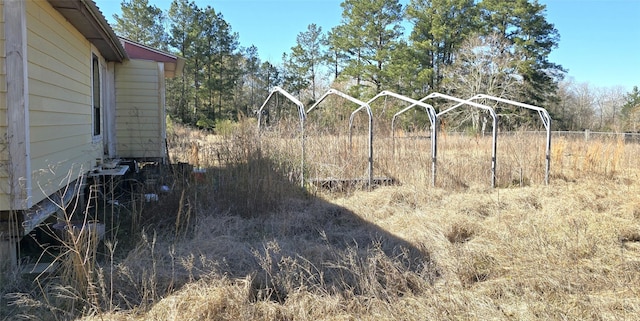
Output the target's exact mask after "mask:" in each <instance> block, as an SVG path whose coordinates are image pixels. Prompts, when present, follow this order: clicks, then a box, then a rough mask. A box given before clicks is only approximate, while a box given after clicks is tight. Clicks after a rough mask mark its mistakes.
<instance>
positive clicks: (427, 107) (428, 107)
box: [349, 90, 438, 186]
mask: <svg viewBox="0 0 640 321" xmlns="http://www.w3.org/2000/svg"><path fill="white" fill-rule="evenodd" d="M383 96H384V97H387V96H391V97H393V98H396V99H399V100H402V101H405V102H408V103H411V106H409V107H406V108H404V109H402V110H401V111H399V112H397V113H396V114H395V115H393V118H392V119H391V135H392V137H393V139H392V143H393V153H394V155H395V139H396V137H395V120H396V117H397V116H399V115H401V114H403V113H405V112H407V111H408V110H410V109H411V108H413V107H415V106H420V107H423V108H424V109H425V110H426V112H427V115H428V116H429V122H430V123H431V185H432V186H435V184H436V159H437V155H438V152H437V144H436V142H437V140H438V132H437V130H436V120H437V119H436V110H435V108H433V106H431V105H429V104H425V103H423V102H421V101H417V100H415V99H412V98H409V97H407V96H403V95H400V94H396V93H394V92H392V91H388V90H385V91H382V92H380V93H379V94H377V95H376V96H374V97H373V98H371V99H369V101H368V102H367V103H368V104H371V103H372V102H373V101H374V100H376V99H378V98H380V97H383ZM349 120H350V121H351V118H350V119H349ZM349 128H351V126H349ZM350 130H351V129H350ZM349 135H350V136H351V132H349Z"/></svg>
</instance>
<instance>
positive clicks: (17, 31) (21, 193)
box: [4, 0, 32, 210]
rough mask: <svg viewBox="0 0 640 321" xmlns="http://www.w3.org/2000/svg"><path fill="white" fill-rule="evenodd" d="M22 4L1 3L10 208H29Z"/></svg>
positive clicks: (7, 0)
mask: <svg viewBox="0 0 640 321" xmlns="http://www.w3.org/2000/svg"><path fill="white" fill-rule="evenodd" d="M26 23H27V22H26V2H25V1H22V0H4V30H5V57H6V58H5V66H6V72H7V74H6V79H7V95H6V99H7V102H6V104H7V122H8V124H7V138H8V140H9V177H10V186H11V189H10V190H11V207H12V209H14V210H20V209H28V208H30V207H31V205H32V204H31V203H32V201H31V157H30V155H29V154H30V138H29V87H28V80H29V79H28V74H27V66H28V63H27V25H26Z"/></svg>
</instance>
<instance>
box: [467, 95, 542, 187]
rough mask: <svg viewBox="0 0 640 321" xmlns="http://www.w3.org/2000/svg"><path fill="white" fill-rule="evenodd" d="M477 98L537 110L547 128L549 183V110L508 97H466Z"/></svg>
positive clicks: (470, 99)
mask: <svg viewBox="0 0 640 321" xmlns="http://www.w3.org/2000/svg"><path fill="white" fill-rule="evenodd" d="M477 99H489V100H493V101H497V102H501V103H504V104H508V105H513V106H518V107H522V108H526V109H529V110H534V111H537V112H538V115H539V116H540V120H542V125H543V126H544V128H545V129H546V130H547V140H546V155H545V174H544V183H545V185H549V171H550V168H551V116H550V115H549V112H548V111H547V110H546V109H544V108H542V107H538V106H533V105H529V104H525V103H521V102H517V101H513V100H509V99H504V98H500V97H494V96H490V95H485V94H479V95H475V96H473V97H471V98H469V99H467V101H472V100H477Z"/></svg>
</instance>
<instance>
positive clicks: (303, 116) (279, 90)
mask: <svg viewBox="0 0 640 321" xmlns="http://www.w3.org/2000/svg"><path fill="white" fill-rule="evenodd" d="M277 93H280V94H281V95H283V96H284V97H285V98H287V99H289V100H290V101H292V102H293V103H294V104H296V105H297V106H298V116H299V117H300V145H301V149H302V164H301V169H300V186H301V187H304V157H305V144H304V122H305V119H306V113H305V111H304V104H302V103H301V102H300V100H298V99H297V98H296V97H294V96H293V95H291V94H290V93H288V92H287V91H286V90H284V89H282V88H280V87H278V86H275V87H273V88H271V90H270V91H269V96H267V99H265V101H264V103H263V104H262V106H260V109H258V132H260V125H261V124H262V111H263V110H264V107H265V106H266V105H267V103H268V102H269V100H271V97H273V96H274V95H275V94H277Z"/></svg>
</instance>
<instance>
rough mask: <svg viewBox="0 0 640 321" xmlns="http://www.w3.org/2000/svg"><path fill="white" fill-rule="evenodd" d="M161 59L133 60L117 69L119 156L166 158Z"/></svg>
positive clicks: (117, 137)
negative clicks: (159, 62)
mask: <svg viewBox="0 0 640 321" xmlns="http://www.w3.org/2000/svg"><path fill="white" fill-rule="evenodd" d="M161 69H162V68H161V67H160V66H159V64H158V62H155V61H149V60H139V59H131V60H128V61H125V62H124V63H122V64H117V65H116V68H115V81H116V88H115V89H116V106H117V108H116V140H117V153H118V157H123V158H124V157H131V158H163V157H164V156H165V152H164V150H165V144H164V138H163V137H164V131H163V128H164V127H163V124H164V121H165V119H164V117H163V115H164V102H163V101H162V97H163V96H162V95H161V91H162V89H163V88H164V72H163V71H162V70H161Z"/></svg>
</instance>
